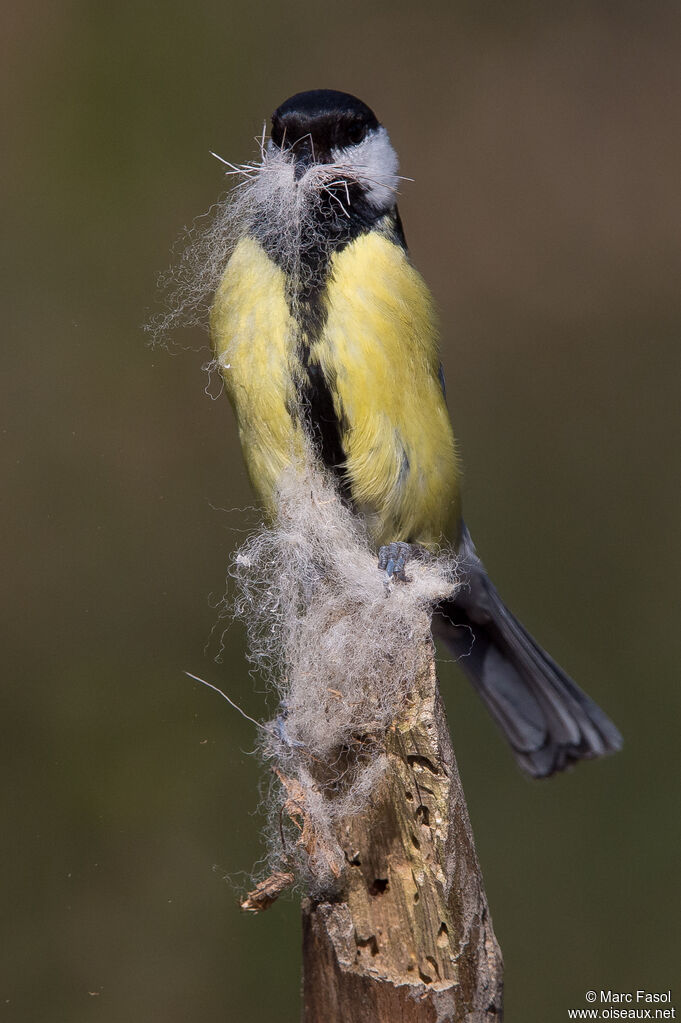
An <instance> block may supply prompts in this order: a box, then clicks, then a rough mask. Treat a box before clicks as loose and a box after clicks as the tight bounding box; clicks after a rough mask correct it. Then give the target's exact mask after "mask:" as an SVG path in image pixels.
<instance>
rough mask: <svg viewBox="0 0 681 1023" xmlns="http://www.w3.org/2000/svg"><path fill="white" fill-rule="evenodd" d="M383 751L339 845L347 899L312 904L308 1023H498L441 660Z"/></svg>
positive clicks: (495, 968)
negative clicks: (374, 781) (377, 779)
mask: <svg viewBox="0 0 681 1023" xmlns="http://www.w3.org/2000/svg"><path fill="white" fill-rule="evenodd" d="M386 750H387V754H388V762H389V766H388V769H387V771H386V773H385V775H384V777H383V779H382V781H381V784H380V786H379V787H378V790H377V792H376V793H375V794H374V796H373V798H372V802H371V805H370V806H369V808H368V809H367V811H365V812H364V813H362V814H359V815H357V816H355V817H352V818H348V819H347V820H346V821H344V822H343V825H342V827H341V830H340V834H339V836H338V837H339V840H340V843H341V846H342V848H343V851H344V853H345V859H346V861H347V869H346V875H345V887H344V890H343V893H342V895H341V896H340V897H339V898H337V899H336V900H335V901H328V902H315V901H312V900H310V899H307V900H305V902H304V903H303V994H304V1009H303V1020H304V1023H384V1021H385V1023H431V1021H432V1023H464V1021H465V1023H484V1021H490V1020H494V1021H495V1023H498V1021H499V1020H500V1019H501V1016H502V975H503V964H502V958H501V952H500V950H499V946H498V944H497V941H496V938H495V936H494V931H493V929H492V920H491V917H490V913H489V908H488V905H487V899H486V896H485V891H484V886H483V881H482V875H481V873H480V866H479V863H478V858H477V855H476V852H475V846H474V842H473V833H472V831H471V825H470V820H469V817H468V810H467V807H466V802H465V799H464V794H463V789H462V787H461V781H460V779H459V772H458V769H457V766H456V760H455V758H454V752H453V750H452V744H451V740H450V737H449V729H448V727H447V721H446V717H445V710H444V706H443V703H442V700H441V698H440V694H439V691H438V685H437V677H436V673H435V665H434V660H433V656H432V655H431V657H430V659H429V662H428V666H427V669H426V670H425V671H424V672H423V674H422V676H421V678H420V679H419V682H418V684H417V686H416V687H415V689H414V691H413V693H412V695H411V697H410V699H409V701H408V704H407V706H406V707H405V708H404V710H403V712H402V714H401V715H400V717H399V719H398V720H396V721H395V722H394V724H393V726H392V728H391V730H390V732H389V733H388V736H387V742H386Z"/></svg>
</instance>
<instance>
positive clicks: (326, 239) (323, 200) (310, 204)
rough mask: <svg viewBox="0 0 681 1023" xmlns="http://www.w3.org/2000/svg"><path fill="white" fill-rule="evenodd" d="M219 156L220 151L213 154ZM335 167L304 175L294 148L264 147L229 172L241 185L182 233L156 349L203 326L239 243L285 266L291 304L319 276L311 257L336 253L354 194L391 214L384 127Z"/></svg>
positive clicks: (391, 157) (156, 327)
mask: <svg viewBox="0 0 681 1023" xmlns="http://www.w3.org/2000/svg"><path fill="white" fill-rule="evenodd" d="M213 155H214V156H215V155H216V154H215V153H214V154H213ZM333 155H334V160H333V162H332V163H312V164H311V165H310V167H309V168H308V169H307V170H306V171H305V173H304V174H302V175H301V176H300V177H298V176H297V173H296V164H295V160H294V153H293V151H292V150H281V149H279V148H278V147H277V146H275V145H274V144H273V143H272V142H268V143H266V142H265V138H264V136H263V139H262V141H261V143H260V160H258V161H255V162H251V163H244V164H240V165H236V164H231V163H229V161H227V160H223V159H222V157H217V159H219V160H220V161H221V162H222V163H223V164H225V165H227V166H228V167H230V168H231V170H228V171H227V172H226V173H227V174H228V175H230V176H234V177H235V178H236V184H235V186H234V187H233V188H232V190H231V192H229V193H228V195H227V196H226V197H224V198H223V199H221V200H220V201H219V202H216V203H215V204H214V205H213V206H212V207H211V208H210V210H208V212H207V213H206V214H205V215H204V216H202V217H199V218H197V220H196V221H195V223H194V225H193V226H192V227H191V228H189V229H187V230H186V231H185V237H184V239H183V243H182V244H183V248H182V252H181V256H180V259H179V261H178V262H177V264H176V265H175V266H173V267H171V268H170V269H169V270H168V271H167V273H165V274H163V275H161V278H160V282H159V283H160V285H161V288H162V289H163V290H164V291H165V298H166V303H165V304H166V311H165V312H163V313H160V314H159V315H158V316H156V317H154V318H153V319H152V320H151V321H150V323H148V324H147V327H146V329H147V330H148V331H149V332H150V333H151V335H152V340H153V341H154V342H156V343H163V342H165V341H166V340H167V339H168V337H169V336H170V335H171V334H172V332H173V331H174V330H175V329H176V328H177V327H180V326H196V325H202V326H205V324H206V322H207V319H208V310H209V307H210V303H211V301H212V297H213V295H214V293H215V290H216V288H217V287H218V285H219V283H220V280H221V279H222V275H223V273H224V271H225V267H226V266H227V263H228V261H229V257H230V256H231V254H232V252H233V251H234V247H235V246H236V244H237V242H238V241H239V239H241V238H243V237H252V238H256V239H257V240H258V241H259V242H260V243H261V244H262V245H263V247H264V248H265V249H266V251H267V252H268V253H269V254H270V256H271V257H272V258H273V259H276V260H277V261H278V262H279V264H280V265H282V266H284V267H285V268H286V275H287V279H288V283H289V287H290V292H291V293H290V295H289V298H291V299H292V300H295V296H296V293H297V292H298V290H299V289H301V288H304V287H305V286H307V285H308V284H309V283H310V281H311V280H312V278H314V273H315V271H314V269H313V267H312V266H311V265H310V264H309V263H308V261H307V260H306V255H307V254H308V253H309V252H311V251H312V252H315V253H316V254H318V255H319V254H321V253H323V252H325V251H331V249H330V246H331V239H332V237H333V235H334V232H335V231H336V230H337V228H338V226H339V225H342V224H343V222H344V221H347V219H348V217H349V215H350V202H351V197H350V191H349V188H350V186H351V185H353V184H359V185H361V186H362V188H363V190H364V193H365V196H366V199H367V201H368V202H369V203H370V204H371V205H372V206H374V208H375V209H376V210H377V211H378V210H387V209H389V208H390V207H391V206H392V205H393V204H394V203H395V201H396V198H397V185H398V181H399V180H400V178H399V176H398V174H397V156H396V154H395V151H394V150H393V148H392V146H391V145H390V140H389V138H388V135H387V132H386V131H385V128H380V129H378V130H377V131H376V132H372V133H371V134H370V135H369V136H367V138H366V139H365V140H364V142H362V143H361V144H360V145H358V146H355V147H351V148H349V149H339V150H336V151H335V152H334V154H333Z"/></svg>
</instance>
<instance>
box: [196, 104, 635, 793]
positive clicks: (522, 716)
mask: <svg viewBox="0 0 681 1023" xmlns="http://www.w3.org/2000/svg"><path fill="white" fill-rule="evenodd" d="M261 156H262V160H261V161H260V162H259V163H251V164H248V165H244V166H243V167H242V168H234V171H235V172H237V173H241V174H242V176H243V181H242V182H241V186H240V187H243V192H242V197H241V199H239V198H237V200H236V209H237V213H238V220H239V238H238V240H237V242H236V244H235V245H234V247H233V251H232V252H231V255H230V257H229V260H228V262H227V265H226V267H225V268H224V272H223V273H222V276H221V280H220V282H219V284H218V286H217V289H216V292H215V295H214V299H213V303H212V308H211V312H210V333H211V339H212V345H213V349H214V354H215V359H216V361H217V364H218V365H219V366H220V368H221V371H222V376H223V378H224V383H225V388H226V390H227V393H228V396H229V398H230V400H231V403H232V405H233V407H234V411H235V414H236V420H237V424H238V431H239V437H240V441H241V446H242V450H243V455H244V458H245V462H246V467H247V471H248V474H249V477H250V480H251V483H252V485H253V487H254V489H255V491H256V493H257V494H258V496H259V497H260V499H261V501H262V502H263V503H264V505H265V507H266V508H268V509H269V510H270V511H271V513H272V514H274V513H275V511H276V508H275V504H276V494H277V484H278V480H279V479H280V478H281V475H282V473H283V472H284V471H285V470H286V469H287V467H288V466H290V464H291V461H292V459H294V458H295V457H297V456H298V455H300V457H302V453H303V451H304V450H306V447H305V446H306V445H307V446H308V448H311V449H312V451H313V457H314V458H315V459H316V460H317V461H318V463H319V464H320V465H322V466H323V467H324V469H325V471H326V472H328V474H329V475H330V476H331V477H332V478H333V480H334V484H335V486H336V487H337V491H338V493H339V495H340V497H341V499H342V500H343V501H344V502H345V503H346V504H347V505H348V506H349V507H350V508H351V509H352V511H353V512H354V513H356V514H357V515H358V516H360V517H361V518H362V519H363V520H364V522H365V523H366V528H367V532H368V535H369V537H370V538H371V541H372V542H373V544H374V545H375V548H376V551H377V554H378V567H379V568H380V569H381V570H382V571H385V572H386V573H387V575H388V576H390V577H392V579H393V580H395V581H398V582H399V581H405V580H406V578H407V577H406V566H407V563H408V561H409V559H410V558H414V557H419V556H421V555H422V554H423V553H424V552H426V553H427V552H429V551H434V550H436V549H438V548H439V547H440V545H441V544H442V543H443V542H444V541H447V542H448V543H449V544H450V545H451V546H452V547H453V548H454V549H455V550H456V552H457V555H458V558H459V561H460V564H461V566H462V573H463V581H462V585H460V586H459V587H457V588H456V589H455V590H454V592H453V594H452V595H451V597H449V598H448V599H446V600H444V601H443V602H442V603H441V604H440V605H438V607H437V609H436V613H435V615H434V617H433V632H434V634H435V635H436V636H437V637H438V638H440V639H441V640H442V641H443V642H444V643H445V644H446V646H447V647H448V648H449V649H450V651H451V652H452V653H453V654H454V656H455V657H456V659H457V660H458V662H459V664H460V666H461V668H462V669H463V671H464V672H465V674H466V675H467V676H468V678H469V679H470V681H471V682H472V684H473V686H474V688H475V690H476V691H477V692H478V694H479V695H480V697H481V698H482V700H483V702H484V703H485V704H486V706H487V708H488V710H489V711H490V712H491V715H492V717H493V718H494V720H495V721H496V723H497V725H498V726H499V728H500V729H501V731H502V733H503V734H504V736H505V737H506V739H507V740H508V742H509V744H510V747H511V750H512V752H513V754H514V756H515V758H516V761H517V762H518V764H519V765H520V767H521V768H522V769H523V770H524V771H525V772H526V773H527V774H529V775H531V776H533V777H536V778H542V777H547V776H549V775H552V774H554V773H556V772H559V771H562V770H564V769H565V768H568V767H569V766H571V765H572V764H574V763H575V762H577V761H580V760H584V759H592V758H594V757H599V756H602V755H605V754H609V753H613V752H615V751H617V750H618V749H620V747H621V744H622V738H621V736H620V733H619V731H618V730H617V728H616V727H615V725H614V724H613V723H612V722H611V721H610V720H609V718H608V717H607V716H606V714H605V713H604V711H603V710H601V708H600V707H599V706H597V704H596V703H595V702H594V701H593V700H591V699H590V697H588V696H587V695H586V694H585V693H584V692H583V691H582V690H581V689H580V688H579V687H578V686H577V685H576V683H575V682H574V681H573V680H572V679H571V678H570V677H569V676H568V675H567V674H566V673H565V672H564V671H563V669H562V668H561V667H559V665H558V664H557V663H556V662H555V661H554V660H553V659H552V658H551V657H550V656H549V654H547V653H546V652H545V651H544V650H543V649H542V648H541V647H540V646H539V645H538V643H537V642H536V641H535V640H534V639H533V638H532V636H531V635H530V634H529V632H528V631H527V630H526V629H525V628H524V626H523V625H521V623H520V622H519V621H518V620H517V618H516V617H515V616H514V615H513V614H512V613H511V612H510V611H509V610H508V608H507V607H506V605H505V604H504V602H503V600H502V599H501V597H500V596H499V593H498V592H497V590H496V588H495V586H494V585H493V583H492V582H491V580H490V578H489V576H488V574H487V572H486V570H485V567H484V565H483V563H482V561H481V560H480V558H479V556H478V554H477V551H476V548H475V546H474V544H473V541H472V539H471V536H470V533H469V531H468V529H467V526H466V524H465V522H464V520H463V517H462V509H461V468H460V460H459V456H458V451H457V444H456V441H455V438H454V433H453V429H452V425H451V420H450V415H449V412H448V407H447V398H446V388H445V379H444V374H443V370H442V364H441V361H440V354H439V328H438V324H437V317H436V313H435V309H434V301H433V298H432V297H431V294H430V292H429V290H428V287H427V285H426V284H425V282H424V280H423V278H422V277H421V275H420V274H419V272H418V271H417V270H416V268H415V267H414V265H413V263H412V261H411V258H410V255H409V250H408V248H407V243H406V240H405V233H404V229H403V226H402V221H401V219H400V214H399V211H398V206H397V194H398V186H399V182H400V180H401V179H400V176H399V174H398V169H399V163H398V157H397V154H396V152H395V150H394V148H393V146H392V143H391V141H390V137H389V135H388V132H387V130H386V128H385V127H384V126H383V125H382V124H381V123H380V122H379V121H378V119H377V117H376V115H375V114H374V112H373V111H372V110H371V109H370V107H369V106H367V105H366V104H365V103H364V102H362V100H360V99H357V98H356V97H354V96H352V95H350V94H348V93H345V92H339V91H336V90H331V89H315V90H311V91H307V92H300V93H296V94H295V95H293V96H291V97H290V98H289V99H287V100H286V101H285V102H284V103H282V104H281V105H280V106H279V107H278V108H277V109H276V110H275V111H274V114H273V115H272V119H271V129H270V134H269V139H268V141H267V142H266V143H265V140H264V137H263V141H262V145H261Z"/></svg>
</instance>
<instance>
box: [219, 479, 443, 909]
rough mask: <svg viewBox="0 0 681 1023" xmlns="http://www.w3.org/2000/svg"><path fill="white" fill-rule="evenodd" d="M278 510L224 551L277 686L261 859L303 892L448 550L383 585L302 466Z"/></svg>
mask: <svg viewBox="0 0 681 1023" xmlns="http://www.w3.org/2000/svg"><path fill="white" fill-rule="evenodd" d="M278 508H279V514H278V517H277V521H276V522H275V523H274V524H273V525H271V526H269V527H268V526H264V527H263V528H262V529H261V530H260V531H259V532H258V533H256V534H255V535H254V536H252V537H251V538H250V539H249V540H248V541H247V542H246V544H245V545H244V546H243V547H242V548H241V549H240V551H239V552H238V553H237V555H236V557H235V560H234V565H233V570H232V574H233V575H234V576H235V578H236V580H237V582H238V586H239V597H238V599H237V604H236V612H237V614H238V615H239V616H240V617H241V618H242V619H243V620H244V622H245V624H246V628H247V631H248V639H249V648H250V659H251V661H252V662H253V663H254V665H255V666H256V667H257V668H258V669H259V670H260V672H261V673H262V674H263V675H264V677H265V678H266V680H267V681H268V682H269V683H271V684H272V685H273V686H274V687H275V689H276V691H277V693H278V695H279V698H280V708H279V714H278V716H277V717H276V718H275V719H274V720H272V721H270V722H269V723H268V725H267V726H266V728H265V729H264V730H263V732H262V735H263V737H264V738H263V742H262V753H263V755H264V757H265V759H266V761H267V762H268V763H269V764H270V766H271V767H272V768H273V772H274V777H275V779H276V780H275V782H274V784H273V786H272V789H271V791H270V794H269V797H268V806H267V809H268V813H269V818H270V827H269V832H270V836H269V837H270V844H271V853H272V855H271V861H270V866H271V867H272V868H273V869H282V867H283V866H285V869H288V870H291V869H293V871H294V872H295V873H296V876H297V877H298V879H299V880H300V881H301V882H302V883H303V884H305V886H306V887H307V889H308V890H309V891H311V892H312V893H320V892H322V891H328V890H329V888H332V887H333V885H334V883H335V882H336V881H337V879H338V877H339V876H340V874H341V873H342V869H343V863H344V860H343V854H342V851H341V849H340V847H339V845H338V842H337V840H336V838H335V837H334V834H335V831H334V825H335V824H336V823H337V821H338V820H339V819H340V818H343V817H345V816H347V815H349V814H353V813H357V812H359V811H361V810H362V809H363V808H364V807H365V806H366V804H367V801H368V800H369V798H370V796H371V792H372V789H373V788H374V787H375V785H376V783H377V782H378V780H379V779H380V776H381V774H382V772H383V770H384V767H385V756H384V737H385V734H386V731H387V729H388V728H389V727H390V725H391V723H392V722H393V721H394V719H395V718H396V716H397V715H398V713H399V710H400V708H401V706H402V705H403V701H404V700H405V699H406V698H407V696H408V694H409V692H410V690H411V689H412V686H413V684H414V682H415V680H416V678H417V677H418V675H419V672H420V671H421V670H422V668H423V660H424V657H425V650H426V649H427V648H426V645H425V643H424V640H427V638H428V637H429V634H430V633H429V629H430V618H431V613H432V608H433V606H434V605H435V604H436V603H437V602H438V601H439V600H441V599H442V598H443V597H445V596H447V595H448V594H450V593H451V592H452V589H453V587H454V568H455V566H454V562H453V560H452V558H451V557H450V556H447V555H442V556H441V557H434V558H432V559H429V560H427V561H420V560H413V561H410V562H409V563H408V577H409V580H410V581H409V582H408V583H395V584H392V585H390V587H389V588H388V586H387V584H386V579H385V573H383V572H381V571H379V570H378V568H377V561H376V554H375V551H373V550H372V548H371V545H370V543H369V541H368V539H367V536H366V534H365V532H364V530H363V526H362V523H361V521H360V520H359V519H358V518H357V517H356V516H354V515H353V514H352V513H351V512H350V511H349V510H348V509H347V508H346V507H345V506H344V505H343V503H342V502H341V500H340V499H339V497H338V494H337V492H336V490H335V488H334V486H333V484H332V482H330V481H329V480H328V479H327V478H325V477H324V476H323V475H321V474H320V472H319V471H318V470H316V469H307V470H305V471H304V474H302V475H301V474H300V472H299V473H294V472H293V471H292V472H291V474H290V476H289V477H288V478H286V479H284V480H283V481H282V484H281V491H280V495H279V503H278Z"/></svg>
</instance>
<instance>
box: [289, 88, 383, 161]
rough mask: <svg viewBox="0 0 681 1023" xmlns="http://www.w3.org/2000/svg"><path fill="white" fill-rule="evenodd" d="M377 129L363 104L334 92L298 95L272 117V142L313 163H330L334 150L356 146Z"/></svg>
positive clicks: (370, 112)
mask: <svg viewBox="0 0 681 1023" xmlns="http://www.w3.org/2000/svg"><path fill="white" fill-rule="evenodd" d="M378 128H379V122H378V119H377V118H376V115H375V114H374V112H373V110H371V109H370V108H369V107H368V106H367V105H366V103H363V102H362V101H361V99H357V98H356V97H355V96H350V95H349V94H348V93H347V92H336V91H335V90H334V89H313V90H312V91H310V92H298V93H296V95H295V96H291V98H290V99H287V100H286V101H285V102H284V103H282V104H281V106H280V107H277V109H276V110H275V111H274V113H273V114H272V142H273V143H274V144H275V145H276V146H278V147H279V148H281V149H291V150H292V151H293V153H294V155H295V156H296V158H297V157H298V155H300V157H301V158H302V159H303V160H305V159H310V158H311V159H312V160H313V161H314V162H315V163H328V162H331V160H332V158H333V157H332V154H333V152H334V150H335V151H339V150H342V149H348V148H349V147H351V146H356V145H359V144H360V143H361V142H363V141H364V139H365V138H366V137H367V135H368V134H369V133H370V132H372V131H376V130H377V129H378Z"/></svg>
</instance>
